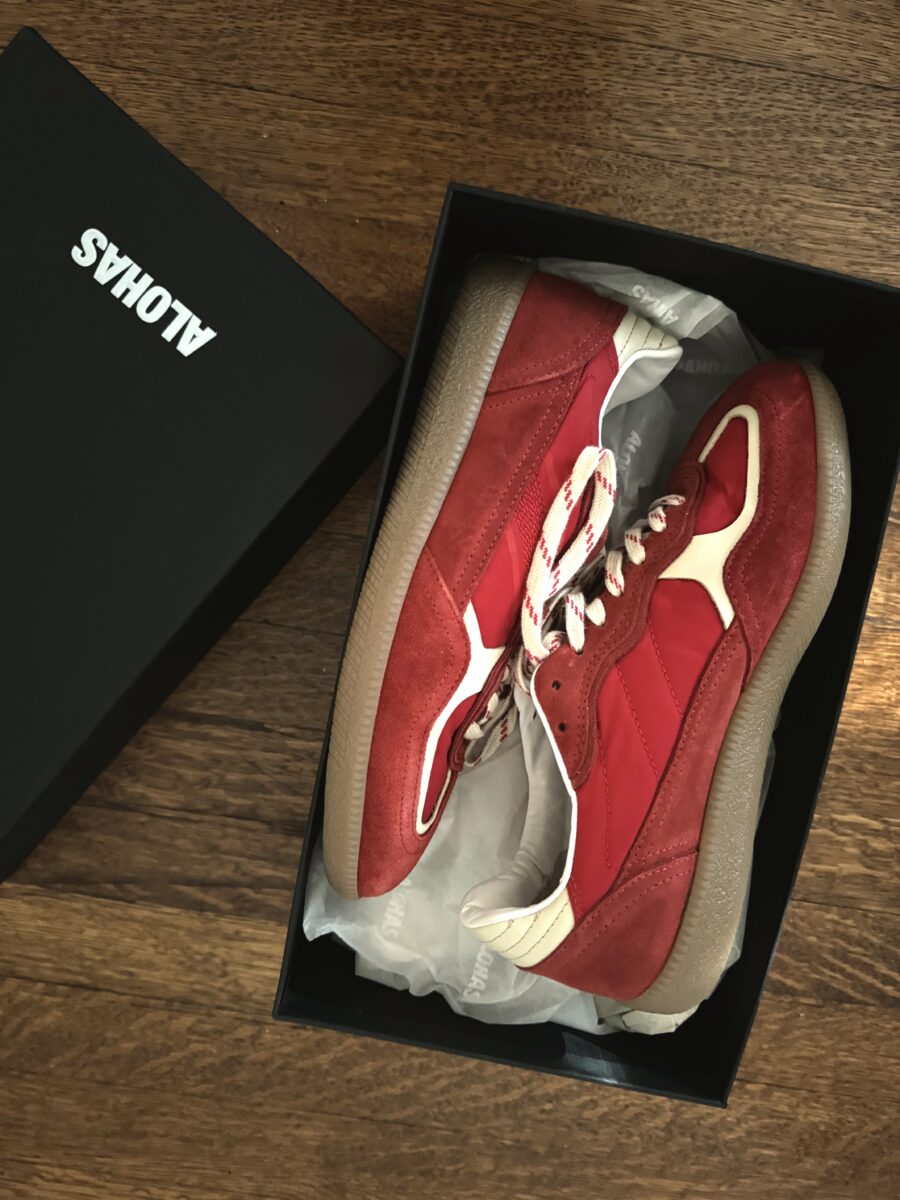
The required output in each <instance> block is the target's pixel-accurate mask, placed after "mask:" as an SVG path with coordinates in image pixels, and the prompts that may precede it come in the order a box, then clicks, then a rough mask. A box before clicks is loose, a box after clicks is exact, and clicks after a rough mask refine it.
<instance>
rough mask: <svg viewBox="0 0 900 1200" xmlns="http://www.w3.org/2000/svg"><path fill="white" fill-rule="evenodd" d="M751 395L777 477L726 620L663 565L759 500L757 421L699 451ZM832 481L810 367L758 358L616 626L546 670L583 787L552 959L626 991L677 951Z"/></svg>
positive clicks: (745, 544)
mask: <svg viewBox="0 0 900 1200" xmlns="http://www.w3.org/2000/svg"><path fill="white" fill-rule="evenodd" d="M739 404H744V405H750V406H752V407H753V408H754V409H755V410H756V412H757V413H758V415H759V423H760V458H761V462H760V484H759V500H758V506H757V509H756V513H755V516H754V517H753V520H752V522H751V524H750V526H749V528H748V529H747V530H746V532H745V533H744V535H743V537H742V538H741V540H740V541H739V542H738V544H737V546H736V547H735V548H734V550H733V551H732V552H731V554H730V556H729V558H728V560H727V563H726V567H725V573H724V576H725V586H726V591H727V594H728V597H729V599H730V601H731V603H732V605H733V607H734V612H735V618H734V621H733V623H732V624H731V626H730V628H729V629H728V630H727V632H726V631H725V628H724V625H723V621H722V618H721V617H720V615H719V613H718V611H717V609H716V607H715V605H714V604H713V601H712V600H711V598H710V596H709V594H708V592H707V591H706V589H705V588H704V587H703V586H702V585H701V584H700V583H698V582H696V581H693V580H677V579H671V580H668V579H663V580H660V579H659V575H660V573H661V572H662V571H663V570H664V569H665V567H666V566H667V565H668V564H669V563H670V562H672V561H673V560H674V559H675V558H676V557H677V556H678V554H680V553H681V551H682V549H684V547H685V546H686V545H687V544H688V543H689V541H690V539H691V537H692V536H694V535H695V534H700V533H710V532H713V531H716V530H720V529H722V528H724V527H725V526H728V525H730V524H731V523H732V522H733V521H734V520H735V519H736V517H737V516H738V514H739V513H740V511H741V508H742V506H743V501H744V494H745V488H746V481H747V423H746V421H744V420H741V419H739V418H738V419H737V420H733V421H732V422H731V423H730V424H729V425H728V426H726V429H725V431H724V432H723V434H722V435H721V436H720V438H719V440H718V441H717V443H716V445H715V447H714V448H713V450H712V451H711V453H710V454H709V456H708V458H707V459H706V461H705V462H704V463H700V462H699V455H700V453H701V452H702V450H703V448H704V447H705V446H706V445H707V443H708V442H709V439H710V437H711V435H712V433H713V431H714V430H715V429H716V427H717V426H718V424H719V422H720V420H721V419H722V418H723V416H725V414H726V413H728V412H729V411H730V410H731V409H733V408H734V407H735V406H736V405H739ZM694 480H697V481H698V483H697V484H696V485H695V486H693V490H692V481H694ZM686 485H687V486H686ZM815 486H816V441H815V416H814V411H813V406H812V398H811V395H810V392H809V385H808V382H807V378H806V375H805V373H804V372H803V371H802V369H801V368H799V367H797V366H795V365H794V364H790V363H771V364H765V365H763V366H760V367H757V368H754V369H753V370H752V371H750V372H748V373H747V374H746V375H745V376H743V377H742V378H741V379H740V380H738V382H737V383H735V384H734V385H733V386H732V387H731V388H729V389H728V390H727V392H726V393H725V394H724V396H722V397H721V398H720V399H719V401H718V402H717V403H716V404H715V405H714V406H713V408H712V409H711V410H710V412H709V413H708V414H707V415H706V417H704V419H703V420H702V421H701V422H700V424H699V426H698V428H697V430H696V431H695V433H694V435H693V436H692V438H691V440H690V442H689V444H688V446H687V448H686V450H685V453H684V455H683V458H682V461H681V463H680V464H679V466H678V467H677V468H676V470H675V472H674V473H673V475H672V478H671V479H670V481H669V487H668V489H667V490H668V491H671V492H686V493H687V495H688V503H687V504H686V505H685V506H684V508H674V509H669V510H668V512H667V516H668V520H669V528H668V529H667V530H666V531H664V532H662V533H658V534H651V535H650V536H649V538H648V540H647V541H646V543H645V545H646V550H647V559H646V561H645V563H644V564H642V565H640V566H635V565H626V567H625V571H624V574H625V590H624V594H623V595H622V596H621V597H616V598H613V597H611V596H609V595H608V594H604V597H603V600H604V604H605V606H606V608H607V612H608V614H609V619H608V621H607V623H606V625H605V626H604V627H603V628H599V629H598V628H591V627H589V628H588V633H587V638H586V643H585V651H584V653H583V655H581V656H577V655H574V652H573V651H572V650H571V648H568V647H565V648H563V649H561V650H560V651H557V652H556V653H555V654H554V655H553V656H552V657H551V658H550V659H549V660H548V661H547V662H546V663H545V664H544V665H542V667H541V668H540V669H539V670H538V672H537V675H536V677H535V685H534V686H535V695H536V697H537V699H538V702H539V703H540V705H541V708H542V709H543V711H544V713H545V714H546V716H547V719H548V722H549V723H550V726H551V728H552V729H554V730H555V736H556V740H557V743H558V745H559V749H560V753H561V754H562V757H563V760H564V762H565V763H566V765H567V768H568V770H569V774H570V778H571V779H572V783H573V785H574V786H575V788H576V789H577V799H578V821H577V841H576V846H575V856H574V863H573V870H572V877H571V880H570V883H569V895H570V898H571V901H572V905H573V909H574V912H575V918H576V928H575V930H574V931H573V933H572V934H571V935H570V936H569V938H567V939H566V942H565V943H564V944H563V945H562V946H561V947H560V948H559V949H558V950H557V951H556V952H555V953H554V954H552V955H551V956H550V957H549V958H547V959H546V960H545V961H544V962H542V963H541V964H539V966H538V967H537V968H535V969H536V970H537V971H538V973H540V974H544V975H547V976H550V977H551V978H553V979H557V980H560V981H561V982H563V983H567V984H569V985H571V986H573V987H578V988H582V989H584V990H587V991H590V992H595V993H598V994H601V995H607V996H613V997H616V998H619V999H623V1000H625V999H629V998H631V997H634V996H635V995H637V994H638V993H640V992H641V991H643V990H644V989H645V988H646V987H647V986H649V984H650V983H651V982H652V981H653V980H654V979H655V978H656V976H657V975H658V974H659V971H660V970H661V969H662V967H663V966H664V964H665V961H666V959H667V957H668V955H669V952H670V950H671V947H672V944H673V943H674V940H675V936H676V934H677V932H678V926H679V923H680V920H681V914H682V912H683V909H684V905H685V903H686V900H687V896H688V894H689V890H690V883H691V879H692V877H693V869H694V862H695V859H696V853H697V849H698V846H699V840H700V833H701V828H702V823H703V814H704V812H705V806H706V797H707V794H708V791H709V786H710V781H711V779H712V774H713V771H714V769H715V764H716V760H717V757H718V753H719V749H720V747H721V744H722V740H723V738H724V736H725V732H726V730H727V728H728V723H729V720H730V717H731V714H732V712H733V710H734V706H735V705H736V703H737V700H738V698H739V696H740V693H741V691H742V689H743V688H744V687H745V686H746V683H747V680H748V679H749V676H750V674H751V673H752V670H753V668H754V667H755V665H756V663H757V662H758V660H759V656H760V654H761V653H762V650H763V649H764V647H765V645H766V643H767V641H768V640H769V638H770V637H771V635H772V632H773V631H774V629H775V627H776V625H777V623H778V621H779V620H780V618H781V615H782V613H783V612H784V609H785V607H786V605H787V603H788V600H789V599H790V597H791V595H792V594H793V592H794V590H795V588H796V586H797V582H798V580H799V578H800V574H801V572H802V569H803V565H804V563H805V561H806V557H807V553H808V550H809V545H810V541H811V538H812V530H813V523H814V515H815ZM554 683H556V685H557V686H556V687H554ZM560 726H564V729H560Z"/></svg>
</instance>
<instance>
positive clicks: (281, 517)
mask: <svg viewBox="0 0 900 1200" xmlns="http://www.w3.org/2000/svg"><path fill="white" fill-rule="evenodd" d="M0 171H2V186H0V415H2V419H0V512H2V518H0V562H2V564H3V588H2V600H0V729H2V740H0V780H2V785H0V879H2V878H3V877H4V876H5V875H7V874H9V872H10V871H12V870H13V869H14V868H15V866H16V865H17V864H18V863H19V861H20V860H21V859H22V857H23V856H24V855H25V854H26V853H27V852H28V850H29V849H30V848H31V847H32V845H33V844H34V843H35V842H36V841H37V840H38V839H39V838H40V837H41V836H42V835H43V834H44V833H45V832H46V831H47V829H48V828H49V827H50V825H51V824H52V823H53V822H54V821H55V820H56V819H57V818H58V817H59V816H61V815H62V813H63V812H64V811H65V809H66V808H67V807H68V806H69V805H70V804H71V803H72V801H73V800H75V799H76V798H77V797H78V795H79V794H80V793H81V792H82V791H83V790H84V789H85V788H86V787H87V786H88V784H89V783H90V782H91V781H92V780H93V778H94V777H95V776H96V775H97V774H98V773H99V771H100V770H102V768H103V767H104V766H105V765H106V764H107V763H108V762H109V760H110V759H111V758H112V757H113V756H114V755H115V754H116V752H117V751H118V750H119V749H120V747H121V746H122V745H123V743H124V742H125V741H126V740H127V738H128V737H129V736H130V735H131V734H132V733H133V732H134V731H135V730H136V729H137V728H138V726H139V725H140V724H141V722H142V721H143V720H145V719H146V717H147V716H148V715H149V714H150V713H151V712H152V711H153V709H154V708H155V707H156V706H157V705H158V704H159V703H160V702H161V701H162V700H163V698H164V697H165V696H166V695H167V694H168V692H169V691H170V690H171V689H172V688H173V687H174V686H175V685H176V684H177V683H178V682H179V681H180V680H181V679H182V677H183V676H184V675H185V674H186V673H187V672H188V671H189V670H190V668H191V667H192V666H193V665H194V664H195V663H196V661H197V660H198V659H199V658H200V656H201V655H202V654H203V653H204V652H205V651H206V650H207V649H208V648H209V646H210V645H211V644H212V643H213V642H214V641H215V639H216V638H217V637H218V636H219V635H220V634H221V633H222V632H224V630H225V629H226V628H227V626H228V625H229V624H230V623H231V621H232V620H233V619H234V618H235V617H236V616H237V615H238V614H239V613H240V612H241V611H242V609H243V608H245V607H246V605H247V604H248V603H249V601H250V600H251V599H252V598H253V597H254V596H255V595H256V594H257V592H259V590H260V589H261V588H262V587H263V585H264V584H265V583H266V582H267V581H268V579H269V578H271V576H272V575H273V574H274V573H275V572H276V571H277V570H278V568H279V567H280V566H281V565H282V564H283V563H284V562H285V561H286V560H287V559H288V558H289V556H290V555H291V554H292V553H293V552H294V550H296V548H297V547H298V545H299V544H300V543H301V541H302V540H303V539H304V537H305V536H307V535H308V534H309V533H310V532H311V531H312V530H313V529H314V528H315V526H316V525H317V524H318V523H319V521H320V520H321V519H322V517H323V516H324V515H325V513H327V511H328V510H329V508H331V507H332V506H333V505H334V503H335V502H336V501H337V500H338V499H339V497H340V496H341V495H342V494H343V493H344V492H345V491H346V490H347V488H348V487H349V486H350V484H351V482H352V481H353V479H354V478H355V477H356V475H358V473H359V472H360V471H361V470H362V468H363V467H364V466H365V465H366V464H367V463H368V462H369V461H371V459H372V457H373V456H374V454H375V453H376V451H377V450H378V448H379V447H380V445H381V443H382V441H383V439H384V437H385V436H386V434H387V430H388V427H389V423H390V414H391V411H392V404H393V399H394V396H395V394H396V384H397V380H398V378H399V368H400V362H399V359H398V358H397V356H396V355H395V354H394V353H393V352H392V351H390V350H389V349H388V348H387V347H386V346H384V345H383V344H382V343H381V342H380V341H379V340H378V339H377V338H376V337H375V336H374V335H373V334H371V333H370V332H369V331H368V330H367V329H366V328H365V327H364V326H363V325H361V324H360V323H359V322H358V321H357V320H356V318H355V317H353V316H352V315H351V314H350V313H349V312H347V310H346V309H345V308H343V306H342V305H341V304H340V303H339V302H338V301H337V300H336V299H335V298H334V297H333V296H330V295H329V294H328V293H327V292H326V291H325V290H324V289H323V288H322V287H321V286H320V285H319V284H318V283H317V282H316V281H315V280H314V279H313V278H312V277H311V276H309V275H307V274H306V273H305V272H304V271H303V270H301V268H300V267H299V266H297V264H296V263H294V262H293V261H292V260H291V259H290V258H289V257H288V256H287V255H285V254H283V253H282V252H281V251H280V250H279V249H278V248H277V247H276V246H274V245H273V244H272V243H271V242H270V241H268V240H267V239H266V238H265V237H264V236H263V235H262V234H261V233H259V232H258V231H257V230H256V229H254V228H253V226H252V225H250V224H249V223H248V222H247V221H246V220H244V218H243V217H241V216H240V215H239V214H238V213H237V212H236V211H235V210H234V209H232V208H231V207H230V206H229V205H228V204H226V203H225V201H224V200H222V199H221V197H219V196H217V195H216V194H215V193H214V192H213V191H211V190H210V189H209V188H208V187H207V186H206V185H205V184H203V183H202V182H201V181H200V180H199V179H198V178H197V177H196V176H195V175H193V174H192V173H191V172H190V171H189V170H187V168H185V167H183V166H182V165H181V164H179V163H178V162H177V161H176V160H175V159H174V158H173V157H172V156H171V155H170V154H169V153H168V152H167V151H165V150H164V149H163V148H162V147H161V146H159V145H158V144H157V143H156V142H155V141H154V140H153V139H152V138H151V137H150V135H149V134H147V133H146V132H145V131H144V130H142V129H141V128H140V127H139V126H138V125H136V124H135V123H134V122H133V121H132V120H131V119H130V118H129V117H127V116H126V115H125V114H124V113H123V112H122V111H121V110H120V109H118V108H117V107H116V105H115V104H113V103H112V101H110V100H108V99H107V98H106V97H104V96H103V95H102V94H101V93H100V92H99V91H97V89H96V88H94V87H93V86H92V85H91V84H90V83H89V82H88V81H87V80H86V79H84V78H83V76H81V75H80V74H79V73H78V72H77V71H76V70H75V69H74V68H73V67H72V66H70V65H69V64H68V63H66V62H65V60H64V59H62V58H61V57H60V56H59V55H58V54H56V52H55V51H54V50H52V49H51V48H50V47H49V46H48V45H47V43H46V42H44V41H43V40H42V39H41V38H40V36H39V35H38V34H37V33H35V32H34V31H32V30H28V29H26V30H23V31H22V32H21V33H20V34H18V36H17V37H16V38H15V39H14V40H13V41H12V42H11V43H10V45H9V46H8V48H7V49H6V50H5V51H4V53H3V54H2V56H0Z"/></svg>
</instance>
